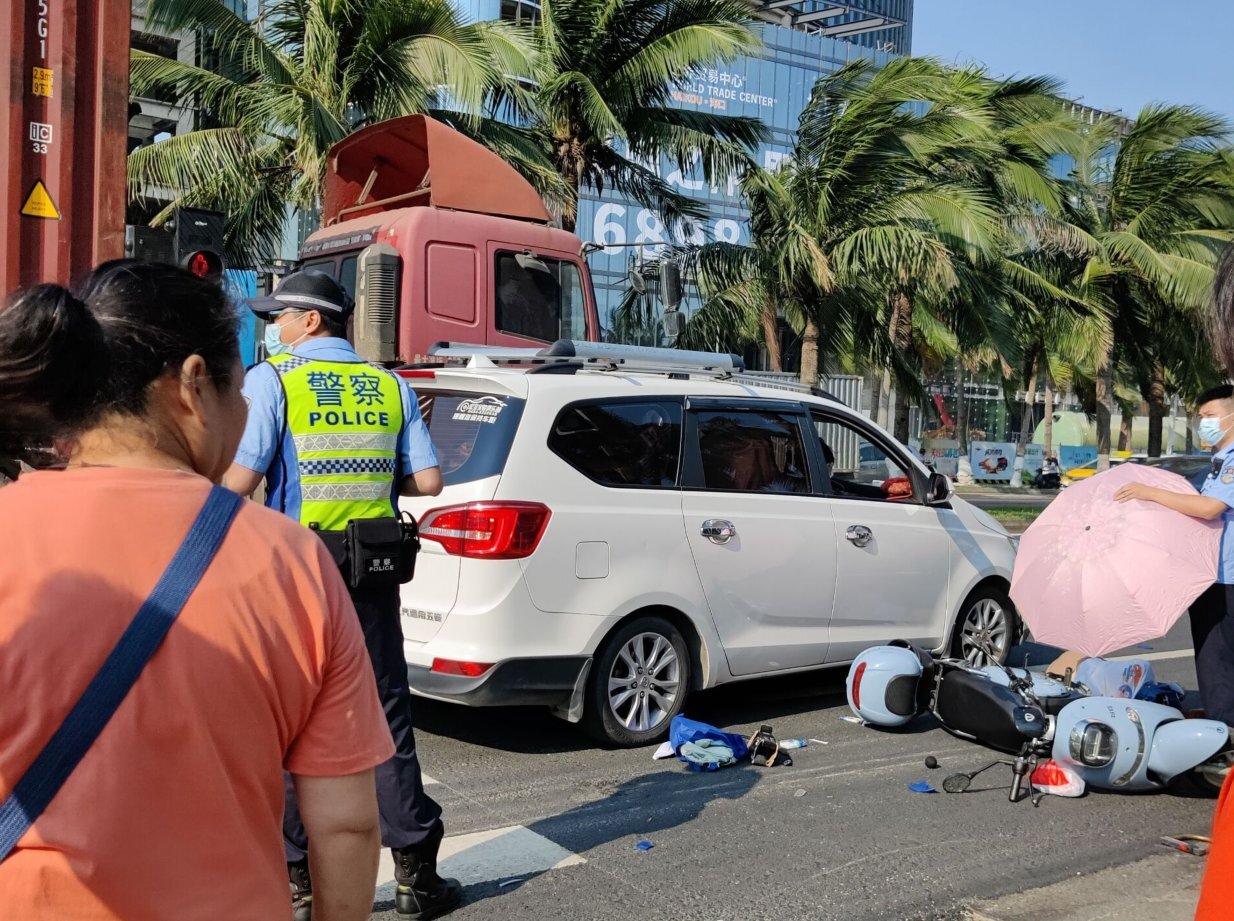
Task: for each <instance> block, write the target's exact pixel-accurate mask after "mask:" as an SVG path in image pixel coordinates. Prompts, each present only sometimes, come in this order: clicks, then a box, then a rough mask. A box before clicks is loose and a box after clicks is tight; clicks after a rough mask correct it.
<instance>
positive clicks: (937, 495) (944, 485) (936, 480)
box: [925, 472, 952, 505]
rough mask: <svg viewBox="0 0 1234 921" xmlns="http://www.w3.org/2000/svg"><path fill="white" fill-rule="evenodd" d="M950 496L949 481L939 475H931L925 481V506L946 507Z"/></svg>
mask: <svg viewBox="0 0 1234 921" xmlns="http://www.w3.org/2000/svg"><path fill="white" fill-rule="evenodd" d="M951 496H952V489H951V480H949V479H947V477H945V476H943V475H942V474H941V473H938V472H934V473H931V474H930V478H929V479H928V480H926V494H925V504H926V505H946V504H947V503H948V502H950V501H951Z"/></svg>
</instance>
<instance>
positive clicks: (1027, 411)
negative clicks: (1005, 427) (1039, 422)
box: [1020, 355, 1040, 447]
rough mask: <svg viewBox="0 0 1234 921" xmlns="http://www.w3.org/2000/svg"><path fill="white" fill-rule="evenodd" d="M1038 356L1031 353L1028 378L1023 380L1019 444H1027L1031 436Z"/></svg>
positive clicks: (1035, 402) (1038, 364) (1035, 403)
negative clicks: (1022, 407)
mask: <svg viewBox="0 0 1234 921" xmlns="http://www.w3.org/2000/svg"><path fill="white" fill-rule="evenodd" d="M1039 367H1040V356H1039V355H1033V359H1032V362H1031V363H1030V364H1029V366H1028V380H1027V381H1025V382H1024V415H1023V416H1022V417H1021V419H1020V445H1021V447H1022V446H1024V445H1026V444H1028V443H1029V441H1031V440H1032V437H1033V417H1034V413H1033V410H1034V409H1035V408H1036V406H1037V377H1038V372H1039Z"/></svg>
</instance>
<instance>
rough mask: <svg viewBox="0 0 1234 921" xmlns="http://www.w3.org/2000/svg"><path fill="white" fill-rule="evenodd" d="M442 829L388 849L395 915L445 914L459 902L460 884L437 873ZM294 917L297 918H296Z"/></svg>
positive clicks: (418, 920)
mask: <svg viewBox="0 0 1234 921" xmlns="http://www.w3.org/2000/svg"><path fill="white" fill-rule="evenodd" d="M444 835H445V829H444V828H443V827H442V826H440V825H439V826H438V828H437V830H436V831H435V832H434V833H433V834H432V835H430V836H429V837H428V838H426V839H425V840H424V841H422V842H420V843H419V844H414V845H412V846H411V847H406V848H402V849H392V850H391V853H392V854H393V855H394V879H395V881H396V882H397V884H398V885H397V888H396V889H395V890H394V909H395V911H397V912H398V916H399V918H408V919H411V921H430V919H431V918H440V917H441V916H442V915H445V914H449V913H450V912H452V911H454V909H456V908H458V907H459V905H461V904H462V903H463V887H462V885H461V884H460V883H459V881H458V880H456V879H444V878H442V877H440V876H438V875H437V850H438V849H439V848H440V847H441V839H442V837H443V836H444ZM296 921H299V919H298V918H297V919H296Z"/></svg>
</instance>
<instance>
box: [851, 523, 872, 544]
mask: <svg viewBox="0 0 1234 921" xmlns="http://www.w3.org/2000/svg"><path fill="white" fill-rule="evenodd" d="M844 537H845V538H846V539H847V540H848V541H849V542H850V543H852V545H853V546H854V547H868V546H869V545H870V542H871V541H873V540H874V532H873V531H871V530H870V529H869V528H867V527H866V526H865V525H863V524H854V525H849V528H848V530H847V531H845V532H844Z"/></svg>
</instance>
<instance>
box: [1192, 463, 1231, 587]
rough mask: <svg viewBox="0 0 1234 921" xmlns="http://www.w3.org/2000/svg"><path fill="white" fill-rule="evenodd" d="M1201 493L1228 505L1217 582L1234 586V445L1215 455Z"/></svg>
mask: <svg viewBox="0 0 1234 921" xmlns="http://www.w3.org/2000/svg"><path fill="white" fill-rule="evenodd" d="M1200 493H1201V495H1205V496H1208V497H1210V498H1212V499H1220V500H1221V501H1222V502H1224V503H1225V504H1226V510H1225V511H1224V512H1223V513H1222V515H1221V524H1222V530H1221V561H1220V562H1219V563H1218V564H1217V581H1218V582H1219V583H1220V584H1222V585H1234V445H1230V446H1229V447H1228V448H1225V449H1224V450H1221V451H1218V452H1217V453H1216V454H1214V455H1213V469H1212V470H1211V471H1209V474H1208V476H1207V477H1206V478H1205V480H1204V485H1203V486H1202V487H1201V488H1200Z"/></svg>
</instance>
